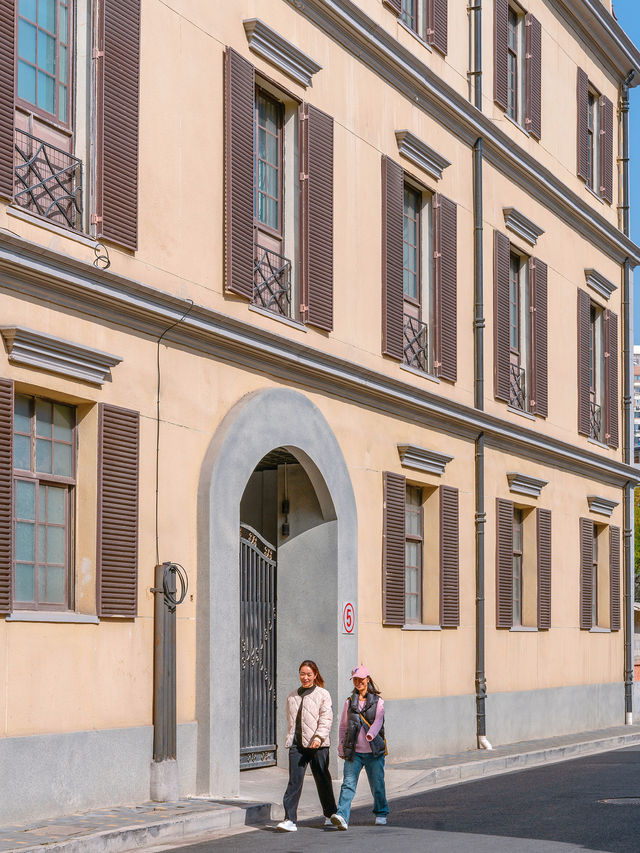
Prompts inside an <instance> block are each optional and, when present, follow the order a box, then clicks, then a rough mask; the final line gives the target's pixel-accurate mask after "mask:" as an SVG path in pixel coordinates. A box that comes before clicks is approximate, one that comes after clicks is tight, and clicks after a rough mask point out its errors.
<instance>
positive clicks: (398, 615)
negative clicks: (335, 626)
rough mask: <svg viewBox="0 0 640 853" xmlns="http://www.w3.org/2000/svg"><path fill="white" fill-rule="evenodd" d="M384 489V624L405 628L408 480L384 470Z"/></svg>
mask: <svg viewBox="0 0 640 853" xmlns="http://www.w3.org/2000/svg"><path fill="white" fill-rule="evenodd" d="M383 489H384V494H383V500H384V504H383V522H382V624H383V625H404V542H405V503H406V498H407V485H406V481H405V478H404V477H403V476H402V474H393V473H392V472H390V471H385V472H384V475H383Z"/></svg>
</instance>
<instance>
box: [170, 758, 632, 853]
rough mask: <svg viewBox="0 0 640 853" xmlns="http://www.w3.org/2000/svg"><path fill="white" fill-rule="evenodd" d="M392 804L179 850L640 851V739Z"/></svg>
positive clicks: (308, 852)
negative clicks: (379, 813)
mask: <svg viewBox="0 0 640 853" xmlns="http://www.w3.org/2000/svg"><path fill="white" fill-rule="evenodd" d="M308 784H313V782H312V780H311V779H307V780H306V781H305V785H308ZM634 797H635V798H637V802H634V801H633V798H634ZM629 798H630V799H629ZM607 799H622V800H623V803H622V804H610V803H604V802H602V801H603V800H607ZM625 800H627V802H625ZM390 808H391V814H390V816H389V823H388V825H387V826H386V827H377V826H373V825H372V824H373V815H372V814H371V812H370V811H369V810H368V808H366V807H365V808H360V809H357V810H355V811H354V812H353V813H352V815H351V825H350V827H349V830H348V831H347V832H339V831H337V830H334V829H324V828H323V827H322V825H321V821H320V820H317V821H313V820H311V821H305V822H303V823H301V824H299V825H298V831H297V832H295V833H293V832H292V833H280V832H276V831H275V828H274V825H271V826H266V827H263V828H259V829H257V830H255V831H252V832H247V833H243V834H241V835H235V836H232V837H229V838H221V839H218V840H216V841H210V842H205V843H201V844H198V845H191V846H187V847H181V848H180V851H181V853H271V852H272V851H277V853H315V851H318V853H333V851H340V850H345V851H346V850H350V851H353V850H355V849H359V850H365V851H366V853H383V851H384V853H389V851H392V853H414V851H422V850H424V851H428V853H458V851H459V853H514V851H518V853H519V852H520V851H522V853H568V851H578V850H579V851H583V853H584V851H598V853H640V747H638V746H636V747H630V748H628V749H623V750H619V751H618V752H606V753H601V754H600V755H594V756H590V757H588V758H580V759H576V760H574V761H565V762H562V763H560V764H551V765H547V766H545V767H538V768H534V769H532V770H523V771H521V772H518V773H507V774H505V775H503V776H495V777H493V778H489V779H486V780H480V781H476V782H467V783H465V784H463V785H454V786H451V787H449V788H441V789H440V790H436V791H431V792H428V793H425V794H417V795H415V796H411V797H405V798H403V799H398V800H393V801H392V802H391V803H390Z"/></svg>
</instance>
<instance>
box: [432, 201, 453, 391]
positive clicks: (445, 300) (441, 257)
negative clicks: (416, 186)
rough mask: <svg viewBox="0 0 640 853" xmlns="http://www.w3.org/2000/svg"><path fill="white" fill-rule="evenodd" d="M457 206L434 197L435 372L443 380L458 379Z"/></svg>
mask: <svg viewBox="0 0 640 853" xmlns="http://www.w3.org/2000/svg"><path fill="white" fill-rule="evenodd" d="M457 213H458V209H457V206H456V204H455V203H454V202H452V201H450V199H448V198H445V197H444V196H442V195H440V194H438V195H436V197H435V205H434V217H435V228H434V231H435V234H436V235H437V237H436V257H435V276H434V278H435V286H436V339H435V342H436V347H435V350H436V352H435V361H436V373H437V375H438V376H439V377H440V378H441V379H448V380H449V381H450V382H455V381H456V379H457V376H458V360H457V349H458V343H457V340H458V339H457V332H458V329H457V326H458V305H457V277H458V272H457V269H458V268H457V264H458V231H457Z"/></svg>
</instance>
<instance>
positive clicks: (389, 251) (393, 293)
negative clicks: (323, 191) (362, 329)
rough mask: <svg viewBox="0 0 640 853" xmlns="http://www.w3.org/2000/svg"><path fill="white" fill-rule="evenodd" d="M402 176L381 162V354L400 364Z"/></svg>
mask: <svg viewBox="0 0 640 853" xmlns="http://www.w3.org/2000/svg"><path fill="white" fill-rule="evenodd" d="M403 193H404V172H403V170H402V167H401V166H399V165H398V164H397V163H395V162H394V161H393V160H391V159H390V158H389V157H383V158H382V352H383V353H384V354H385V355H390V356H391V357H392V358H397V359H398V360H399V361H402V356H403V351H402V328H403V322H404V320H403V313H404V306H403V299H404V288H403V278H402V250H403V244H402V229H403V218H402V217H403V209H404V207H403V204H404V202H403V197H404V196H403Z"/></svg>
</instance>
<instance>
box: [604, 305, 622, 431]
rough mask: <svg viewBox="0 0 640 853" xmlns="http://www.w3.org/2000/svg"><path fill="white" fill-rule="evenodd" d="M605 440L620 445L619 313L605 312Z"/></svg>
mask: <svg viewBox="0 0 640 853" xmlns="http://www.w3.org/2000/svg"><path fill="white" fill-rule="evenodd" d="M604 369H605V380H604V388H605V401H604V440H605V443H606V444H608V445H609V447H617V446H618V408H619V402H618V315H617V314H615V313H614V312H613V311H609V310H607V311H605V314H604Z"/></svg>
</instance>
